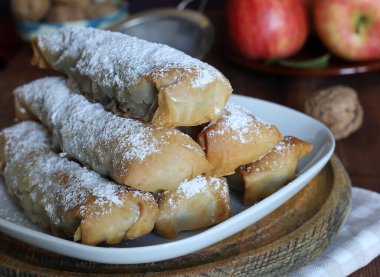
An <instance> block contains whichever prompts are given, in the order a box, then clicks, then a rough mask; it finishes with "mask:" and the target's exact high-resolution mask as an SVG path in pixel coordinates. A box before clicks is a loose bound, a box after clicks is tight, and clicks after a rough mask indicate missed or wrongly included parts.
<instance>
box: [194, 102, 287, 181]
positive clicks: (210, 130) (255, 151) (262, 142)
mask: <svg viewBox="0 0 380 277" xmlns="http://www.w3.org/2000/svg"><path fill="white" fill-rule="evenodd" d="M281 139H282V136H281V134H280V132H279V131H278V129H277V128H276V127H275V126H274V125H270V124H267V123H265V122H263V121H261V120H260V119H258V118H257V117H255V116H253V115H252V114H251V113H249V112H248V111H247V110H245V109H244V108H242V107H240V106H236V105H233V104H228V105H227V106H226V109H225V110H224V112H223V114H222V116H221V117H220V118H219V119H218V120H217V121H216V122H215V123H211V124H209V125H208V126H207V127H206V128H204V129H203V130H202V132H200V133H199V135H198V142H199V144H200V145H201V146H202V147H203V149H204V150H205V152H206V157H207V159H208V161H209V162H210V163H211V164H212V165H213V166H214V169H213V170H212V171H210V172H209V173H208V174H209V175H211V176H216V177H220V176H225V175H230V174H232V173H233V172H234V170H235V169H236V168H237V167H239V166H241V165H245V164H248V163H250V162H252V161H254V160H256V159H257V158H259V157H260V156H261V155H263V154H265V153H266V152H268V151H269V150H270V149H272V148H273V147H274V146H275V145H276V144H277V143H278V142H279V141H280V140H281Z"/></svg>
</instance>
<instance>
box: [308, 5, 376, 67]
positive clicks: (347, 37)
mask: <svg viewBox="0 0 380 277" xmlns="http://www.w3.org/2000/svg"><path fill="white" fill-rule="evenodd" d="M313 13H314V24H315V28H316V31H317V33H318V36H319V37H320V39H321V40H322V42H323V43H324V44H325V46H326V47H327V48H328V49H329V50H330V51H331V52H332V53H333V54H335V55H337V56H339V57H341V58H344V59H348V60H352V61H368V60H374V59H379V58H380V0H317V1H315V2H314V8H313Z"/></svg>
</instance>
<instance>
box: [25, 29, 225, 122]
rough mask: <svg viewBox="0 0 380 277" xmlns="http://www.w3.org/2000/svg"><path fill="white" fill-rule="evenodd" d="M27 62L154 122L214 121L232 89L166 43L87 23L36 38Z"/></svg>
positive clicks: (115, 109) (108, 104)
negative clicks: (57, 74)
mask: <svg viewBox="0 0 380 277" xmlns="http://www.w3.org/2000/svg"><path fill="white" fill-rule="evenodd" d="M32 46H33V49H34V57H33V59H32V64H34V65H37V66H39V67H41V68H53V69H55V70H57V71H60V72H63V73H64V74H66V75H67V76H68V78H69V81H70V84H71V86H72V89H74V90H75V91H78V92H80V93H82V94H83V95H85V96H86V97H87V98H88V99H90V100H93V101H97V102H100V103H101V104H103V105H104V106H105V107H107V108H108V109H110V110H112V111H113V112H114V113H116V114H118V115H121V116H125V117H129V118H136V119H141V120H143V121H145V122H151V123H152V124H153V125H159V126H194V125H199V124H202V123H205V122H209V121H215V120H216V119H217V118H218V117H219V116H220V114H221V112H222V110H223V108H224V106H225V105H226V103H227V101H228V99H229V97H230V95H231V92H232V88H231V85H230V83H229V82H228V80H227V79H226V78H225V77H224V76H223V75H222V74H221V73H220V72H219V71H218V70H216V69H215V68H214V67H212V66H210V65H208V64H206V63H204V62H201V61H199V60H197V59H194V58H192V57H190V56H188V55H186V54H184V53H182V52H180V51H178V50H176V49H173V48H171V47H169V46H166V45H162V44H157V43H151V42H148V41H144V40H141V39H138V38H135V37H131V36H128V35H125V34H121V33H116V32H110V31H103V30H98V29H92V28H73V27H71V28H62V29H60V30H59V31H58V32H55V33H52V34H43V35H39V36H37V37H36V39H35V40H34V41H33V43H32Z"/></svg>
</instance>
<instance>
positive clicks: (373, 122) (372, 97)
mask: <svg viewBox="0 0 380 277" xmlns="http://www.w3.org/2000/svg"><path fill="white" fill-rule="evenodd" d="M210 17H211V19H212V21H213V22H214V23H215V26H216V34H217V38H216V41H215V44H214V46H213V48H212V49H211V51H210V53H209V55H208V56H207V57H206V61H207V62H209V63H210V64H212V65H214V66H216V67H217V68H218V69H220V70H221V71H222V72H223V73H224V74H225V75H226V77H227V78H229V80H230V81H231V84H232V86H233V88H234V92H235V93H238V94H244V95H249V96H253V97H257V98H261V99H265V100H269V101H272V102H276V103H279V104H282V105H287V106H289V107H292V108H295V109H298V110H301V111H302V110H303V103H304V100H305V99H306V98H308V97H310V95H311V94H312V93H313V92H314V91H315V90H318V89H322V88H325V87H328V86H331V85H338V84H341V85H348V86H351V87H353V88H354V89H356V90H357V91H358V94H359V100H360V102H361V104H362V106H363V108H364V123H363V126H362V127H361V128H360V129H359V131H357V132H356V133H354V134H353V135H351V136H350V137H349V138H347V139H344V140H341V141H338V142H337V148H336V151H335V153H336V154H337V155H338V156H339V158H340V159H341V161H342V163H343V165H344V167H345V168H346V170H347V171H348V174H349V176H350V178H351V181H352V183H353V186H357V187H362V188H366V189H370V190H374V191H377V192H380V186H379V184H378V180H379V178H380V171H379V170H378V169H379V168H380V155H379V150H380V140H379V139H378V137H379V136H380V109H379V108H378V103H379V98H380V95H379V94H380V73H379V72H375V73H368V74H359V75H353V76H336V77H307V78H306V77H285V76H275V75H266V74H261V73H257V72H254V71H250V70H247V69H244V68H240V67H238V66H236V65H234V64H231V63H229V62H228V60H227V59H226V58H225V55H226V53H227V54H228V49H227V51H226V50H225V47H223V45H224V43H223V42H224V36H223V34H224V29H223V24H222V23H223V22H222V21H223V17H222V16H221V15H220V14H212V15H210ZM30 58H31V50H30V48H29V46H25V47H24V49H23V50H22V51H21V52H19V53H18V54H17V55H16V57H15V58H14V59H13V60H12V61H11V62H10V63H9V64H8V65H7V67H6V68H5V69H4V70H3V71H1V72H0V128H3V127H6V126H9V125H10V124H12V122H13V100H12V95H11V91H12V90H13V89H14V88H15V87H16V86H18V85H21V84H23V83H25V82H28V81H30V80H33V79H36V78H39V77H41V76H44V75H46V74H51V72H48V71H42V70H39V69H36V68H32V67H31V66H30V65H29V60H30ZM353 276H380V257H378V258H377V259H375V260H374V261H373V262H371V263H370V264H369V265H367V266H366V267H364V268H362V269H360V270H359V271H357V272H356V273H354V274H353Z"/></svg>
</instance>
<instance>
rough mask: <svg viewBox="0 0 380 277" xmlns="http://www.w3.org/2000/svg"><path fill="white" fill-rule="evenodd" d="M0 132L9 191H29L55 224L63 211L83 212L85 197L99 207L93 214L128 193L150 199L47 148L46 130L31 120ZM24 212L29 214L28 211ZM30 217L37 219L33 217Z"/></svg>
mask: <svg viewBox="0 0 380 277" xmlns="http://www.w3.org/2000/svg"><path fill="white" fill-rule="evenodd" d="M2 133H3V135H4V136H5V138H6V144H5V161H6V167H5V170H4V177H5V180H6V184H7V186H8V187H9V188H11V189H10V190H9V191H11V192H13V193H14V194H15V196H16V197H17V196H18V197H22V198H25V197H28V195H30V197H31V199H32V200H33V207H34V208H35V209H42V210H44V212H45V214H46V215H47V216H48V218H49V220H50V221H51V222H53V223H54V224H55V225H57V226H59V225H63V226H64V225H65V224H67V223H66V222H65V221H66V220H67V218H66V216H65V214H66V213H67V212H70V211H72V210H75V209H78V211H79V213H80V214H83V213H84V212H86V209H87V207H88V203H87V202H86V201H88V199H89V197H93V198H94V202H93V203H94V204H96V205H98V206H99V207H100V209H97V210H96V213H97V216H101V215H104V214H107V213H110V212H112V207H113V206H123V205H125V204H126V201H130V197H136V196H138V197H139V198H140V199H142V200H145V201H150V202H152V203H153V202H154V199H153V197H152V195H151V194H149V193H145V192H140V191H136V190H130V189H128V188H127V187H125V186H120V185H117V184H115V183H112V182H110V181H108V180H106V179H104V178H102V177H101V176H100V175H99V174H97V173H95V172H93V171H89V170H87V169H85V168H83V167H81V166H80V165H79V164H77V163H75V162H72V161H69V160H68V159H67V158H65V157H63V156H62V155H58V154H55V153H53V152H51V151H50V143H49V138H48V134H47V132H46V131H45V130H44V128H43V127H42V126H41V125H39V124H37V123H35V122H30V121H26V122H22V123H19V124H17V125H15V126H13V127H10V128H7V129H5V130H3V132H2ZM20 168H21V169H22V170H21V171H20ZM26 213H27V214H32V215H33V213H32V211H26ZM137 214H138V212H137ZM32 220H34V221H36V222H39V221H40V219H38V218H33V217H32Z"/></svg>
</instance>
